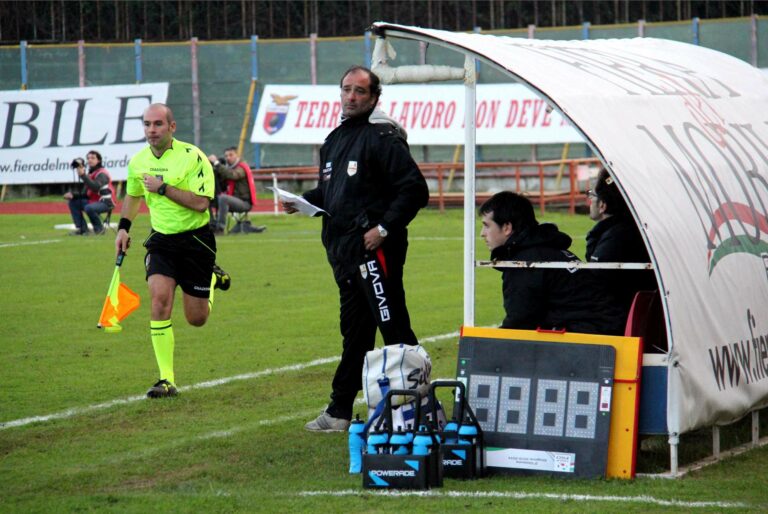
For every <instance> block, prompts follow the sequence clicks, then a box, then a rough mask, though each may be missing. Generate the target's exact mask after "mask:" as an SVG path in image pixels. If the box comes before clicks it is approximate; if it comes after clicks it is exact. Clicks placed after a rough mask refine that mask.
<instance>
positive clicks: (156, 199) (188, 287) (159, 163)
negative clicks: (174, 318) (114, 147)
mask: <svg viewBox="0 0 768 514" xmlns="http://www.w3.org/2000/svg"><path fill="white" fill-rule="evenodd" d="M143 121H144V135H145V136H146V138H147V142H148V143H149V145H148V146H146V147H145V148H143V149H142V150H141V151H139V152H138V153H137V154H136V155H134V156H133V158H132V159H131V161H130V162H129V163H128V180H127V184H126V196H125V200H124V202H123V208H122V212H121V214H120V215H121V218H120V223H119V225H118V230H117V237H116V238H115V249H116V250H117V253H118V254H119V253H120V252H125V251H126V250H128V248H129V247H130V244H131V238H130V236H129V235H128V231H129V230H130V228H131V223H132V221H133V219H134V218H135V217H136V215H137V214H138V212H139V205H140V203H141V198H142V197H144V201H145V202H146V203H147V207H148V208H149V214H150V220H151V223H152V229H151V230H150V233H149V236H148V237H147V239H146V240H145V241H144V246H145V247H146V249H147V255H146V257H145V259H144V266H145V268H146V272H147V283H148V285H149V294H150V297H151V302H152V307H151V311H152V312H151V321H150V334H151V337H152V346H153V347H154V349H155V357H156V358H157V364H158V367H159V368H160V380H158V381H157V382H156V383H155V385H153V386H152V387H151V388H150V389H149V391H147V396H148V397H150V398H162V397H168V396H175V395H176V394H177V390H176V385H175V377H174V372H173V350H174V345H175V341H174V337H173V324H172V323H171V311H172V309H173V299H174V295H175V292H176V286H177V285H178V286H181V290H182V291H183V294H184V314H185V316H186V318H187V322H188V323H189V324H190V325H193V326H196V327H200V326H203V325H204V324H205V322H206V321H207V320H208V316H209V314H210V312H211V308H212V307H213V289H214V288H215V287H219V288H221V289H223V290H226V289H229V286H230V277H229V275H228V274H226V273H225V272H224V271H223V270H222V269H221V268H219V267H218V266H216V264H215V261H216V239H215V238H214V236H213V233H212V231H211V228H210V226H209V224H208V222H209V214H208V205H209V203H210V201H211V198H213V194H214V181H213V170H212V169H211V165H210V163H209V162H208V159H206V157H205V154H203V153H202V152H201V151H200V150H199V149H198V148H197V147H195V146H193V145H191V144H189V143H184V142H182V141H179V140H177V139H174V137H173V133H174V132H175V131H176V121H175V120H174V118H173V112H171V109H170V108H169V107H168V106H167V105H164V104H152V105H150V106H149V107H147V109H146V110H145V111H144V117H143Z"/></svg>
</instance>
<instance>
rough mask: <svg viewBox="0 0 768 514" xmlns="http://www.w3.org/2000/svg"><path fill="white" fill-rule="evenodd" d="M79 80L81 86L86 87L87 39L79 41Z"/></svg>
mask: <svg viewBox="0 0 768 514" xmlns="http://www.w3.org/2000/svg"><path fill="white" fill-rule="evenodd" d="M77 82H78V84H79V86H80V87H85V41H83V40H82V39H80V40H78V42H77Z"/></svg>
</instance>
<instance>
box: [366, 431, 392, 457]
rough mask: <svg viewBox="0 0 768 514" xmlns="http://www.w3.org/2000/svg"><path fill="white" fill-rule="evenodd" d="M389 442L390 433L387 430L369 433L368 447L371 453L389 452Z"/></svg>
mask: <svg viewBox="0 0 768 514" xmlns="http://www.w3.org/2000/svg"><path fill="white" fill-rule="evenodd" d="M388 442H389V434H388V433H387V431H386V430H382V431H381V432H371V433H369V434H368V448H367V452H368V453H369V454H375V453H387V443H388Z"/></svg>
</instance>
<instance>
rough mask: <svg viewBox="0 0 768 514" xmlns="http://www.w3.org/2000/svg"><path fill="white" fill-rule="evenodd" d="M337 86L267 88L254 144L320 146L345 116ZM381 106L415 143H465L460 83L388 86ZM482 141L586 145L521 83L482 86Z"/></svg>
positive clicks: (479, 135)
mask: <svg viewBox="0 0 768 514" xmlns="http://www.w3.org/2000/svg"><path fill="white" fill-rule="evenodd" d="M339 93H340V91H339V86H336V85H330V86H289V85H286V86H280V85H269V86H266V87H265V88H264V93H263V95H262V97H261V102H260V104H259V111H258V114H257V116H256V123H255V124H254V127H253V133H252V135H251V142H253V143H277V144H312V145H319V144H322V143H323V141H324V140H325V137H326V136H327V135H328V134H329V133H330V132H331V130H333V129H334V128H335V127H336V126H337V125H338V124H339V119H340V116H341V101H340V99H339ZM379 108H380V109H381V110H382V111H384V112H385V113H386V114H388V115H389V116H390V117H391V118H393V119H394V120H395V121H397V122H398V123H399V124H400V125H402V127H403V128H404V129H405V130H406V131H407V132H408V143H409V144H411V145H461V144H464V86H463V85H460V84H459V85H445V84H443V85H432V84H431V85H396V86H383V93H382V95H381V98H380V101H379ZM475 112H476V115H475V122H476V124H477V144H479V145H518V144H547V143H577V142H582V138H581V136H580V135H579V133H578V132H577V131H576V130H574V129H573V128H572V127H571V126H569V125H568V123H567V122H566V121H565V120H564V119H563V117H562V116H560V115H559V114H558V113H557V112H555V111H552V109H551V108H550V107H549V106H548V105H547V103H546V102H545V101H544V100H542V99H541V98H539V97H538V96H536V95H535V94H534V93H533V92H531V90H530V89H528V88H526V87H525V86H523V85H520V84H492V85H491V84H485V85H483V84H481V85H478V86H477V108H476V111H475Z"/></svg>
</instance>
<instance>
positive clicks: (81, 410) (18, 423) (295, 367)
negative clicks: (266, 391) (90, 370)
mask: <svg viewBox="0 0 768 514" xmlns="http://www.w3.org/2000/svg"><path fill="white" fill-rule="evenodd" d="M458 335H459V333H458V332H451V333H449V334H441V335H437V336H431V337H425V338H423V339H421V343H432V342H434V341H439V340H441V339H449V338H451V337H458ZM339 359H340V357H325V358H322V359H315V360H313V361H309V362H302V363H299V364H292V365H290V366H283V367H281V368H273V369H265V370H262V371H255V372H253V373H243V374H241V375H234V376H231V377H224V378H218V379H216V380H207V381H205V382H198V383H197V384H192V385H188V386H182V387H179V391H180V392H184V391H192V390H194V389H208V388H211V387H218V386H220V385H224V384H228V383H230V382H236V381H239V380H251V379H254V378H260V377H263V376H267V375H272V374H275V373H285V372H288V371H301V370H303V369H306V368H311V367H314V366H320V365H323V364H328V363H331V362H336V361H338V360H339ZM145 399H146V396H145V395H137V396H129V397H127V398H118V399H116V400H110V401H108V402H103V403H96V404H93V405H86V406H85V407H72V408H71V409H67V410H63V411H61V412H54V413H53V414H45V415H41V416H32V417H29V418H21V419H15V420H12V421H5V422H0V430H6V429H8V428H15V427H23V426H26V425H30V424H32V423H42V422H45V421H53V420H56V419H66V418H71V417H73V416H77V415H79V414H85V413H87V412H94V411H98V410H104V409H108V408H110V407H114V406H115V405H125V404H128V403H133V402H138V401H140V400H145Z"/></svg>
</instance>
